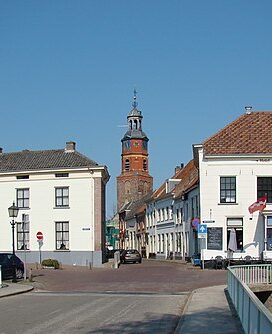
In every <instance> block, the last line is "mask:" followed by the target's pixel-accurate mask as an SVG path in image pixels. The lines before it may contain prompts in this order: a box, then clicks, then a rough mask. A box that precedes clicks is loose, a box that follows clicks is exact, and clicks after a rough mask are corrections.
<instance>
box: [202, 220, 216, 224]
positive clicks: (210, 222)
mask: <svg viewBox="0 0 272 334" xmlns="http://www.w3.org/2000/svg"><path fill="white" fill-rule="evenodd" d="M214 223H215V220H203V224H214Z"/></svg>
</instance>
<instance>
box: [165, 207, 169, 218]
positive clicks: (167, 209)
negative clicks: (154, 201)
mask: <svg viewBox="0 0 272 334" xmlns="http://www.w3.org/2000/svg"><path fill="white" fill-rule="evenodd" d="M168 219H169V207H168V206H167V207H166V209H165V220H168Z"/></svg>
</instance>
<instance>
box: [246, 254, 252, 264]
mask: <svg viewBox="0 0 272 334" xmlns="http://www.w3.org/2000/svg"><path fill="white" fill-rule="evenodd" d="M244 264H252V257H251V256H250V255H247V256H245V257H244Z"/></svg>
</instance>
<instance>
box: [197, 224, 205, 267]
mask: <svg viewBox="0 0 272 334" xmlns="http://www.w3.org/2000/svg"><path fill="white" fill-rule="evenodd" d="M197 236H198V239H201V240H200V242H201V244H202V246H201V262H202V269H204V263H205V261H204V249H205V248H206V239H207V225H206V224H199V225H198V227H197Z"/></svg>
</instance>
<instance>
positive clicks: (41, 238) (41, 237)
mask: <svg viewBox="0 0 272 334" xmlns="http://www.w3.org/2000/svg"><path fill="white" fill-rule="evenodd" d="M36 237H37V239H38V240H43V234H42V232H40V231H39V232H37V234H36Z"/></svg>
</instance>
